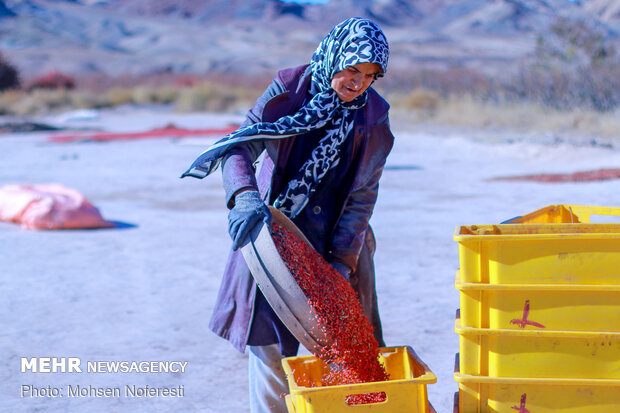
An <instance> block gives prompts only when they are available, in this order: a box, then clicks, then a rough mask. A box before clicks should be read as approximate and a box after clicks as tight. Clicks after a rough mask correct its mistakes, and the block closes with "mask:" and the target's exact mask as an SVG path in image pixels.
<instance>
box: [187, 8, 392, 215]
mask: <svg viewBox="0 0 620 413" xmlns="http://www.w3.org/2000/svg"><path fill="white" fill-rule="evenodd" d="M388 56H389V49H388V43H387V40H386V38H385V35H384V34H383V32H382V31H381V29H380V28H379V27H378V26H377V25H376V24H375V23H374V22H373V21H371V20H368V19H362V18H351V19H348V20H345V21H344V22H342V23H340V24H338V25H337V26H336V27H334V28H333V29H332V31H331V32H329V34H328V35H327V36H326V37H325V38H324V39H323V41H322V42H321V44H320V45H319V47H318V48H317V49H316V51H315V52H314V54H313V56H312V60H311V61H310V69H311V71H312V79H311V88H310V90H311V93H313V94H314V96H313V97H312V99H310V101H309V102H308V103H307V104H306V105H304V106H303V107H302V108H300V109H299V110H298V111H297V113H295V114H293V115H290V116H284V117H281V118H280V119H278V120H277V121H275V122H273V123H270V122H261V123H255V124H252V125H248V126H246V127H243V128H240V129H238V130H237V131H235V132H233V133H231V134H229V135H227V136H225V137H224V138H223V139H221V140H219V141H218V142H216V143H214V144H213V145H212V146H210V147H209V148H208V149H207V150H206V151H204V152H203V153H202V154H201V155H200V156H198V158H197V159H196V160H195V161H194V163H193V164H192V165H191V166H190V168H189V169H188V170H187V171H186V172H185V173H184V174H183V175H182V176H181V177H182V178H183V177H186V176H193V177H196V178H204V177H205V176H207V175H209V174H210V173H212V172H213V171H214V170H215V169H216V168H217V167H218V165H219V163H220V160H221V158H222V157H223V156H224V155H225V154H226V151H228V150H229V149H230V148H231V147H232V146H233V145H236V144H239V143H243V142H247V141H251V140H256V139H283V138H287V137H290V136H295V135H299V134H303V133H307V132H309V131H311V130H314V129H319V128H323V127H324V128H325V137H324V138H322V139H321V140H320V141H319V143H318V145H317V147H316V148H315V149H314V150H313V151H312V154H311V156H310V158H309V159H308V160H307V161H306V162H305V163H304V164H303V166H302V167H301V168H300V170H299V172H298V173H297V174H296V176H295V177H294V178H293V179H291V181H290V182H289V183H288V185H287V187H286V189H285V190H284V191H283V192H282V193H281V194H280V195H279V196H278V198H277V199H276V201H275V202H274V206H276V207H277V208H278V209H280V210H281V211H282V212H283V213H284V214H286V215H287V216H289V217H290V218H294V217H295V216H297V214H299V212H300V211H301V210H302V209H303V208H304V206H306V204H307V202H308V199H309V198H310V195H311V194H312V193H313V192H314V191H315V189H316V186H317V185H318V183H319V182H320V180H321V178H323V176H325V174H326V173H327V171H328V170H329V169H330V168H332V167H334V166H336V165H337V164H338V161H339V155H340V147H341V145H342V143H343V142H344V140H345V139H346V137H347V136H348V135H349V133H350V132H351V130H352V129H353V118H354V115H355V110H356V109H359V108H362V107H363V106H364V105H365V104H366V101H367V99H368V94H367V92H364V93H363V94H362V95H360V96H358V97H357V98H355V99H354V100H353V101H351V102H344V101H342V100H340V98H339V97H338V95H337V94H336V92H335V91H334V89H333V88H332V87H331V81H332V78H333V76H334V75H335V74H336V73H338V72H340V71H342V70H344V69H345V68H347V67H349V66H354V65H356V64H358V63H376V64H378V65H379V66H380V67H381V70H382V72H383V73H382V74H384V73H385V71H386V69H387V62H388ZM382 74H381V75H382Z"/></svg>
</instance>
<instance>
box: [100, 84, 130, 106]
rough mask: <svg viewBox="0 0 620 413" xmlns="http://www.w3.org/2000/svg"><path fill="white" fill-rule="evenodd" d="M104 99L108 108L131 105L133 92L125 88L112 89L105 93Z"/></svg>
mask: <svg viewBox="0 0 620 413" xmlns="http://www.w3.org/2000/svg"><path fill="white" fill-rule="evenodd" d="M105 99H106V100H107V102H108V103H109V105H110V106H120V105H126V104H128V103H133V91H132V90H130V89H127V88H112V89H110V90H108V91H107V92H105Z"/></svg>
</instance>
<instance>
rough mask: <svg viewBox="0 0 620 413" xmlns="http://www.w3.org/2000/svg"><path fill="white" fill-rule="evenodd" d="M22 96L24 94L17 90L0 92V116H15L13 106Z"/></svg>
mask: <svg viewBox="0 0 620 413" xmlns="http://www.w3.org/2000/svg"><path fill="white" fill-rule="evenodd" d="M24 96H25V94H24V92H21V91H18V90H6V91H4V92H0V115H15V106H16V105H17V104H18V103H19V101H20V100H22V99H23V98H24Z"/></svg>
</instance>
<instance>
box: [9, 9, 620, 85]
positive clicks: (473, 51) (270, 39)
mask: <svg viewBox="0 0 620 413" xmlns="http://www.w3.org/2000/svg"><path fill="white" fill-rule="evenodd" d="M350 16H365V17H370V18H372V19H374V20H376V21H377V22H378V23H379V24H381V25H382V27H383V28H384V30H385V31H386V34H387V36H388V38H389V40H390V43H391V50H392V56H391V62H390V70H391V71H393V73H399V72H400V73H407V72H408V71H410V70H411V68H412V67H416V68H420V67H431V68H443V69H446V68H451V67H459V68H471V69H474V70H481V71H486V72H494V73H502V72H505V71H506V70H509V69H510V68H512V67H514V64H515V62H516V61H517V60H518V59H520V58H522V57H523V56H525V55H527V54H528V53H531V52H532V50H533V49H534V46H535V44H536V39H537V38H539V37H544V36H545V35H546V33H547V32H548V28H549V25H550V24H551V23H552V22H553V21H555V19H557V18H558V17H559V16H564V17H566V18H568V19H577V20H587V21H589V22H592V23H593V24H596V25H598V26H600V27H602V28H603V29H604V30H605V32H606V33H607V36H609V37H612V38H617V36H618V32H620V1H618V0H582V1H568V0H494V1H482V0H464V1H456V0H416V1H406V0H340V1H331V2H329V3H328V4H325V5H300V4H296V3H285V2H282V1H279V0H201V1H192V0H151V1H149V0H55V1H52V0H23V1H19V0H5V1H0V50H1V51H2V52H3V53H4V54H5V55H6V56H7V57H8V58H9V59H10V60H11V61H12V62H13V63H14V64H15V65H16V66H18V68H19V69H20V70H21V72H22V74H23V75H24V76H26V77H28V76H34V75H36V74H40V73H43V72H47V71H50V70H60V71H64V72H67V73H71V74H92V73H95V74H96V73H103V74H106V75H111V76H119V75H123V74H138V75H143V74H152V73H162V72H174V73H188V74H211V73H224V72H226V73H231V72H232V73H240V74H243V75H249V76H254V75H262V74H270V73H273V71H274V70H275V69H276V68H278V67H284V66H292V65H297V64H302V63H305V62H307V61H308V60H309V58H310V55H311V54H312V52H313V50H314V48H315V47H316V45H317V44H318V42H319V41H320V39H321V38H322V37H323V36H324V35H325V33H326V32H327V31H328V30H329V28H330V27H332V26H333V25H334V24H335V23H337V22H339V21H341V20H343V19H345V18H347V17H350Z"/></svg>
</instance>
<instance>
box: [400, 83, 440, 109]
mask: <svg viewBox="0 0 620 413" xmlns="http://www.w3.org/2000/svg"><path fill="white" fill-rule="evenodd" d="M440 103H441V97H440V96H439V94H438V93H437V92H434V91H432V90H428V89H424V88H416V89H414V90H413V91H412V92H411V93H409V94H408V95H407V96H405V97H404V98H403V100H402V105H403V106H404V107H406V108H407V109H413V110H424V111H429V112H434V111H435V110H436V109H437V107H438V106H439V104H440Z"/></svg>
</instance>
